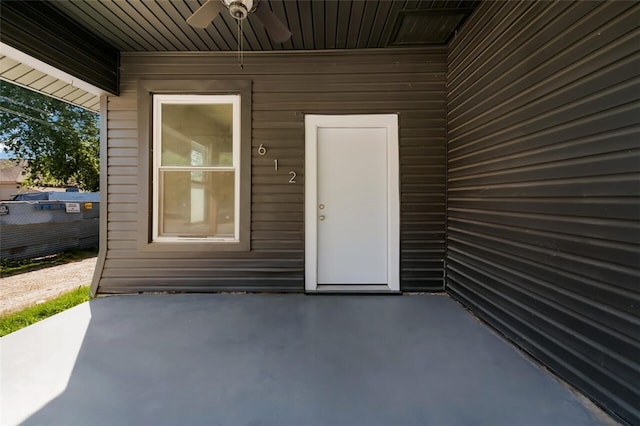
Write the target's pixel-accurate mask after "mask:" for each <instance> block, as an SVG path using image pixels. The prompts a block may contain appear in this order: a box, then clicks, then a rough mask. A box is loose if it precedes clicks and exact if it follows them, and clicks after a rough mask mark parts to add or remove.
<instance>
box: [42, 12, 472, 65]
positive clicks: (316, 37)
mask: <svg viewBox="0 0 640 426" xmlns="http://www.w3.org/2000/svg"><path fill="white" fill-rule="evenodd" d="M205 1H206V0H172V1H135V0H126V1H108V2H103V1H96V0H81V1H53V2H51V3H52V4H53V5H54V6H55V7H56V8H57V9H58V10H59V11H61V12H62V13H64V14H65V15H67V16H68V17H70V18H71V19H73V20H74V21H76V22H77V23H79V24H80V25H82V26H83V27H85V28H87V29H88V30H89V31H91V32H92V33H94V34H96V35H98V36H99V37H100V38H102V39H103V40H105V41H106V42H108V43H109V44H111V45H112V46H114V47H116V48H117V49H118V50H120V51H153V52H155V51H233V50H236V49H237V41H236V21H235V20H234V19H233V18H232V17H231V16H230V15H229V14H228V13H220V14H219V15H218V16H217V17H216V18H215V19H214V20H213V23H212V25H209V26H208V27H207V28H205V29H197V28H192V27H191V26H189V25H188V24H187V23H186V21H185V20H186V19H187V18H188V17H189V16H190V15H191V14H192V13H193V12H194V11H195V10H196V9H198V7H199V6H200V5H201V4H203V3H204V2H205ZM263 1H266V2H267V3H268V5H269V7H270V8H271V10H272V11H273V12H274V13H275V14H276V15H277V16H278V17H279V18H280V19H281V20H282V21H283V22H284V23H286V25H287V26H288V27H289V28H290V29H291V32H292V37H291V39H290V40H288V41H286V42H284V43H275V42H273V41H272V40H271V39H269V37H268V36H267V33H266V32H265V30H264V28H263V26H262V24H261V23H260V22H259V21H258V20H257V19H256V17H255V16H254V15H253V14H250V15H249V17H248V19H247V20H246V21H245V25H244V35H245V40H244V48H245V49H246V50H249V51H270V50H322V49H364V48H382V47H395V46H410V45H413V46H415V45H431V44H444V43H446V42H447V41H448V40H449V38H450V36H451V35H452V34H453V31H454V30H455V29H456V28H458V27H459V25H461V24H462V22H463V21H464V19H466V17H467V16H468V15H469V14H470V13H471V12H472V11H473V9H474V8H475V7H476V6H477V4H478V3H479V1H478V0H441V1H436V0H263Z"/></svg>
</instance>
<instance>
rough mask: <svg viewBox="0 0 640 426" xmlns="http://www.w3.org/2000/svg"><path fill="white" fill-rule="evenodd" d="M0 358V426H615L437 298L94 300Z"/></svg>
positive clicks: (18, 337) (7, 345)
mask: <svg viewBox="0 0 640 426" xmlns="http://www.w3.org/2000/svg"><path fill="white" fill-rule="evenodd" d="M0 354H1V357H2V359H1V371H0V373H1V378H0V386H1V388H0V392H1V394H0V399H1V400H2V407H1V408H2V412H1V414H0V415H1V416H2V417H0V424H2V425H5V426H9V425H14V424H24V425H82V426H87V425H92V426H96V425H118V426H123V425H154V426H159V425H219V426H236V425H256V426H257V425H278V426H285V425H296V426H298V425H299V426H304V425H308V426H315V425H331V426H342V425H345V426H347V425H348V426H357V425H366V426H374V425H385V426H386V425H389V426H391V425H394V426H396V425H397V426H404V425H492V426H498V425H509V426H514V425H527V426H531V425H544V426H547V425H601V424H609V422H610V420H608V419H607V418H606V417H604V416H603V415H602V413H598V411H597V410H594V409H593V407H590V404H586V403H584V402H582V399H581V398H578V397H577V396H576V395H574V394H573V393H572V392H571V391H570V390H568V389H567V388H566V387H565V386H564V385H562V384H561V383H559V382H558V381H557V380H555V379H554V378H552V377H551V376H550V375H549V374H548V373H547V372H546V371H545V370H544V369H542V368H540V367H539V366H537V365H535V364H534V363H532V362H531V361H530V360H529V359H528V358H526V357H525V356H524V355H523V354H521V353H520V352H518V351H517V350H516V349H514V348H513V346H511V345H510V344H509V343H507V342H505V341H504V340H502V339H501V338H500V337H499V336H497V335H496V334H495V333H494V332H493V331H491V330H490V329H489V328H487V327H486V326H484V325H483V324H482V323H480V322H478V321H477V320H476V319H475V318H473V317H472V316H471V315H470V314H469V313H468V312H467V311H465V310H464V309H463V308H462V307H461V306H460V305H458V304H457V303H456V302H455V301H453V300H451V299H450V298H449V297H447V296H439V295H423V296H419V295H404V296H304V295H257V294H252V295H233V294H228V295H222V294H218V295H203V294H192V295H137V296H116V297H108V298H100V299H96V300H93V301H91V302H88V303H85V304H82V305H80V306H77V307H75V308H73V309H71V310H69V311H66V312H64V313H62V314H59V315H56V316H54V317H51V318H49V319H47V320H45V321H43V322H40V323H38V324H35V325H33V326H30V327H28V328H25V329H23V330H20V331H18V332H16V333H13V334H11V335H8V336H6V337H4V338H2V339H0Z"/></svg>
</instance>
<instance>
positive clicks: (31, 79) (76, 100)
mask: <svg viewBox="0 0 640 426" xmlns="http://www.w3.org/2000/svg"><path fill="white" fill-rule="evenodd" d="M0 79H2V80H5V81H8V82H11V83H14V84H18V85H20V86H23V87H26V88H28V89H31V90H34V91H36V92H39V93H43V94H45V95H49V96H51V97H53V98H56V99H60V100H61V101H65V102H68V103H70V104H73V105H76V106H79V107H82V108H86V109H88V110H90V111H94V112H99V110H100V97H99V96H98V95H96V94H93V93H89V92H87V91H86V90H83V89H81V88H79V87H76V86H74V85H73V84H69V83H67V82H65V81H63V80H60V79H58V78H55V77H53V76H51V75H49V74H47V73H45V72H42V71H38V70H36V69H34V68H31V67H30V66H28V65H25V64H24V63H22V62H20V61H17V60H15V59H13V58H10V57H8V56H4V55H0Z"/></svg>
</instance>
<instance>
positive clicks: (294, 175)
mask: <svg viewBox="0 0 640 426" xmlns="http://www.w3.org/2000/svg"><path fill="white" fill-rule="evenodd" d="M289 174H290V175H291V179H289V183H296V176H298V175H297V174H296V172H294V171H293V170H291V171H290V172H289Z"/></svg>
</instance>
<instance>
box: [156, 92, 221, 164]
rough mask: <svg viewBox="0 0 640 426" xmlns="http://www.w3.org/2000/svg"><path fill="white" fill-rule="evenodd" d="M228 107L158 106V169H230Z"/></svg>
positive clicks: (208, 105)
mask: <svg viewBox="0 0 640 426" xmlns="http://www.w3.org/2000/svg"><path fill="white" fill-rule="evenodd" d="M232 152H233V106H232V104H166V103H165V104H162V164H161V165H162V166H223V167H231V166H233V154H232Z"/></svg>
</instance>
